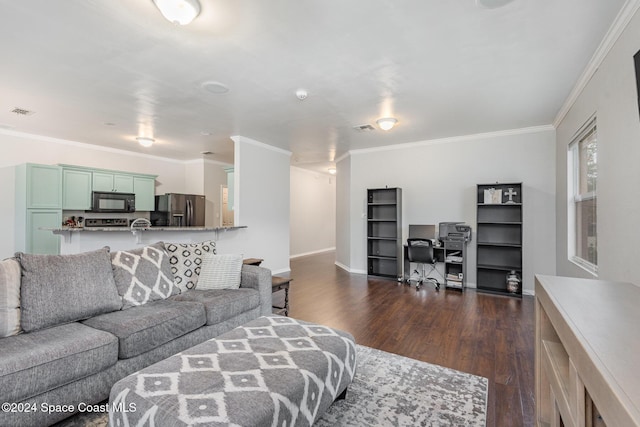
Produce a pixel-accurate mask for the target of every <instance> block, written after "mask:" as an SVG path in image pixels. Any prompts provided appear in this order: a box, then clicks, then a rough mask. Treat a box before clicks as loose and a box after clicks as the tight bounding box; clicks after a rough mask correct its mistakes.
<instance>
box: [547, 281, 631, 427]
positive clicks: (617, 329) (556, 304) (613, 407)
mask: <svg viewBox="0 0 640 427" xmlns="http://www.w3.org/2000/svg"><path fill="white" fill-rule="evenodd" d="M535 292H536V361H535V362H536V406H537V408H536V416H537V425H538V426H550V427H556V426H557V427H560V426H567V427H572V426H574V427H583V426H587V427H599V426H608V427H617V426H622V427H626V426H640V287H638V286H636V285H633V284H631V283H618V282H608V281H603V280H587V279H576V278H569V277H555V276H536V287H535Z"/></svg>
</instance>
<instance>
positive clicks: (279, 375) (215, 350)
mask: <svg viewBox="0 0 640 427" xmlns="http://www.w3.org/2000/svg"><path fill="white" fill-rule="evenodd" d="M355 368H356V348H355V342H354V339H353V337H352V336H351V335H350V334H348V333H346V332H342V331H339V330H336V329H332V328H329V327H326V326H321V325H316V324H313V323H308V322H303V321H300V320H296V319H292V318H290V317H280V316H264V317H260V318H258V319H255V320H253V321H251V322H249V323H247V324H245V325H243V326H240V327H238V328H236V329H233V330H231V331H229V332H227V333H225V334H223V335H220V336H218V337H216V338H214V339H211V340H209V341H205V342H203V343H201V344H198V345H196V346H194V347H192V348H190V349H188V350H185V351H183V352H181V353H178V354H176V355H173V356H171V357H169V358H167V359H165V360H163V361H160V362H158V363H156V364H154V365H151V366H148V367H147V368H144V369H142V370H141V371H138V372H136V373H134V374H132V375H129V376H128V377H126V378H123V379H122V380H120V381H118V382H117V383H116V384H115V385H114V386H113V388H112V389H111V395H110V398H109V404H110V408H111V411H110V413H109V425H110V426H159V427H160V426H188V425H207V426H311V425H312V424H313V423H314V421H316V420H317V419H318V418H319V417H320V416H321V415H322V414H323V413H324V412H325V411H326V410H327V408H328V407H329V406H330V405H331V404H332V403H333V401H334V400H336V398H339V397H343V396H344V393H345V392H346V389H347V386H348V385H349V384H350V383H351V381H352V380H353V375H354V374H355Z"/></svg>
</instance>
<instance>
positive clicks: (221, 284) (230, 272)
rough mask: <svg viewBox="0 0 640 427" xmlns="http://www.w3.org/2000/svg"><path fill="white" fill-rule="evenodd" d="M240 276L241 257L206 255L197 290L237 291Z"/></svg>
mask: <svg viewBox="0 0 640 427" xmlns="http://www.w3.org/2000/svg"><path fill="white" fill-rule="evenodd" d="M241 276H242V255H213V254H206V255H205V256H204V259H203V263H202V271H201V272H200V278H199V279H198V286H197V289H199V290H202V289H238V288H239V287H240V279H241Z"/></svg>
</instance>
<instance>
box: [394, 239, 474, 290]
mask: <svg viewBox="0 0 640 427" xmlns="http://www.w3.org/2000/svg"><path fill="white" fill-rule="evenodd" d="M407 252H408V247H407V245H404V251H403V253H404V257H403V258H404V268H403V273H404V274H403V276H404V277H403V278H404V281H405V282H407V281H408V280H409V277H410V276H411V263H410V262H409V256H408V254H407ZM456 253H457V255H458V256H461V257H462V261H452V260H451V259H450V258H449V259H447V257H451V256H452V255H453V256H455V254H456ZM433 256H434V257H435V259H436V269H437V268H438V264H444V271H443V276H444V277H445V280H444V283H441V284H443V285H446V287H448V288H457V289H460V290H464V288H465V283H466V280H467V242H465V241H464V240H453V239H446V240H443V242H442V245H441V246H434V247H433ZM460 274H461V275H462V279H460V278H459V275H460ZM428 277H430V278H433V279H436V280H438V282H442V277H440V276H439V275H436V274H434V273H431V274H430V275H429V276H428Z"/></svg>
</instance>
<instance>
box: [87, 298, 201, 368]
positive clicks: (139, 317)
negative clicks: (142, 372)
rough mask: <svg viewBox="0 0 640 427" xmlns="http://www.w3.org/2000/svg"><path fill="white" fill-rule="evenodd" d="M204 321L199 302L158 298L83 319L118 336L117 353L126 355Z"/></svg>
mask: <svg viewBox="0 0 640 427" xmlns="http://www.w3.org/2000/svg"><path fill="white" fill-rule="evenodd" d="M205 322H206V316H205V311H204V306H203V305H202V304H200V303H197V302H178V301H172V300H160V301H153V302H150V303H148V304H145V305H141V306H137V307H133V308H130V309H128V310H123V311H118V312H114V313H107V314H103V315H100V316H96V317H92V318H91V319H87V320H85V321H84V322H82V323H84V324H85V325H87V326H91V327H92V328H96V329H100V330H102V331H106V332H110V333H112V334H113V335H115V336H116V337H118V342H119V350H118V357H119V358H120V359H128V358H130V357H134V356H137V355H139V354H142V353H145V352H147V351H149V350H153V349H154V348H156V347H158V346H159V345H162V344H165V343H167V342H169V341H171V340H173V339H175V338H178V337H180V336H182V335H184V334H186V333H188V332H191V331H193V330H195V329H198V328H199V327H200V326H202V325H204V324H205Z"/></svg>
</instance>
